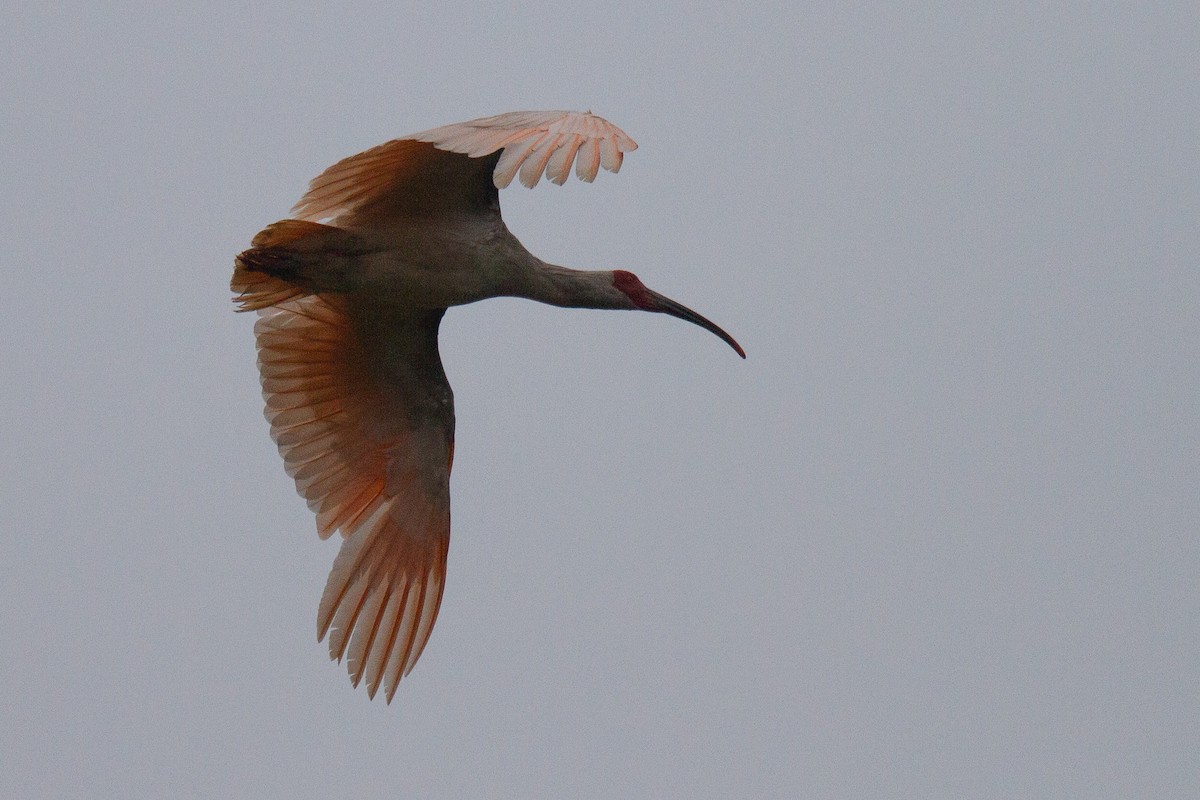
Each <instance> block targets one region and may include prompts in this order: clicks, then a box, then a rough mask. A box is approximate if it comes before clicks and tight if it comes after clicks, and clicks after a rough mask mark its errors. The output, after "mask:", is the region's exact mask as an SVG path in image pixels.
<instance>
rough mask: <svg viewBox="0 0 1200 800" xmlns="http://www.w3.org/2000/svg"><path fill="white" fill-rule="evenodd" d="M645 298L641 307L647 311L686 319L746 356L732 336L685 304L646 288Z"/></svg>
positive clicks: (742, 355) (740, 354) (743, 356)
mask: <svg viewBox="0 0 1200 800" xmlns="http://www.w3.org/2000/svg"><path fill="white" fill-rule="evenodd" d="M645 299H646V300H647V302H646V303H645V305H644V306H643V308H645V309H646V310H647V311H656V312H658V313H660V314H670V315H671V316H672V317H678V318H679V319H682V320H687V321H688V322H690V323H692V324H693V325H699V326H700V327H701V328H704V330H706V331H708V332H710V333H713V334H716V335H717V336H719V337H720V338H721V340H722V341H723V342H725V344H727V345H729V346H730V347H732V348H733V351H734V352H735V353H737V354H738V355H739V356H741V357H742V358H745V357H746V351H745V350H743V349H742V346H741V345H740V344H738V343H737V341H736V340H735V339H734V338H733V337H732V336H730V335H729V334H728V333H726V332H725V331H723V330H722V329H721V328H720V327H719V326H718V325H717V324H716V323H714V322H711V321H709V320H708V319H706V318H705V317H702V316H700V315H699V314H697V313H696V312H695V311H692V310H691V309H690V308H688V307H687V306H685V305H683V304H681V303H676V302H675V301H674V300H672V299H671V298H669V297H664V296H662V295H661V294H659V293H658V292H654V291H651V290H649V289H646V296H645Z"/></svg>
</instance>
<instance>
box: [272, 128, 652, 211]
mask: <svg viewBox="0 0 1200 800" xmlns="http://www.w3.org/2000/svg"><path fill="white" fill-rule="evenodd" d="M636 149H637V143H636V142H634V141H633V139H630V138H629V136H628V135H626V134H625V132H624V131H622V130H621V129H620V128H618V127H617V126H616V125H613V124H612V123H611V122H608V121H607V120H605V119H602V118H600V117H597V116H596V115H594V114H592V113H591V112H586V113H579V112H575V111H515V112H512V113H508V114H499V115H497V116H494V117H484V118H483V119H476V120H472V121H470V122H459V123H456V124H454V125H445V126H442V127H440V128H433V129H431V130H427V131H421V132H420V133H414V134H412V135H411V136H407V137H405V138H403V139H397V140H394V141H391V142H387V143H386V144H381V145H379V146H378V147H373V148H371V149H370V150H367V151H365V152H363V153H359V154H358V155H355V156H350V157H349V158H346V159H343V160H341V161H339V162H338V163H336V164H334V165H333V166H332V167H330V168H329V169H327V170H325V171H324V172H322V173H321V174H320V175H318V176H317V177H316V178H315V179H313V181H312V183H311V184H309V189H308V192H307V193H306V194H305V195H304V197H302V198H301V199H300V202H299V203H297V204H296V206H295V207H294V208H293V209H292V213H293V215H294V216H295V217H296V218H297V219H303V220H310V221H313V222H319V221H322V220H333V221H334V223H335V224H339V225H351V226H353V225H365V224H371V223H377V222H379V221H380V220H381V219H385V218H386V217H388V216H393V215H402V214H406V213H407V214H414V213H421V212H422V211H426V210H431V209H438V210H442V209H450V208H458V209H462V210H479V209H482V208H496V207H498V205H497V203H496V189H503V188H504V187H505V186H508V184H509V183H511V182H512V179H513V177H514V176H517V175H518V173H519V175H520V180H521V183H522V184H524V185H525V186H528V187H533V186H534V185H536V184H537V182H538V181H539V180H540V179H541V177H542V174H543V173H545V175H546V177H547V178H549V179H550V180H551V181H553V182H554V183H557V184H562V183H563V182H565V181H566V179H567V175H568V174H569V173H570V170H571V163H572V162H574V163H575V174H576V175H577V176H578V177H579V178H580V180H584V181H591V180H592V179H594V178H595V177H596V173H597V171H598V170H599V168H600V167H601V166H603V167H604V168H605V169H607V170H609V171H610V172H616V171H618V170H619V169H620V168H621V160H622V158H623V154H624V153H625V152H628V151H630V150H636ZM501 151H502V152H501ZM489 175H490V180H489Z"/></svg>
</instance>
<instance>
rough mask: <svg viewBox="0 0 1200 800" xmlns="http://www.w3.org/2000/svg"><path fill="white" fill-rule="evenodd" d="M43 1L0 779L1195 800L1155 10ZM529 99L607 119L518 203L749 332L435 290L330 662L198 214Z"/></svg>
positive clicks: (6, 182) (10, 227)
mask: <svg viewBox="0 0 1200 800" xmlns="http://www.w3.org/2000/svg"><path fill="white" fill-rule="evenodd" d="M47 5H48V4H25V5H20V6H14V7H13V8H12V9H10V10H9V11H7V12H6V18H5V19H6V21H5V25H4V32H3V33H0V38H2V41H0V45H2V46H0V59H3V62H4V63H3V66H4V74H5V76H6V77H5V82H4V85H3V87H2V88H0V101H2V102H3V107H4V109H5V112H4V114H5V122H4V124H3V126H0V143H2V144H3V152H4V153H6V154H7V156H6V158H5V162H6V166H5V168H4V170H3V171H2V172H0V182H2V188H3V192H2V195H0V196H2V197H3V200H2V201H0V202H2V203H3V213H2V214H0V233H2V234H3V235H2V239H0V241H2V242H3V244H2V245H0V254H2V257H3V261H4V278H5V284H6V286H5V289H6V291H5V292H4V293H3V296H2V298H0V359H2V364H3V370H4V376H5V377H4V380H3V382H0V436H2V443H3V448H4V452H5V453H6V455H7V457H6V458H5V459H4V462H3V466H2V467H0V469H2V470H3V474H2V475H0V495H2V498H3V502H0V533H2V534H3V537H4V539H3V541H4V549H5V553H6V559H5V560H6V569H5V578H4V580H3V581H0V603H3V606H4V608H5V613H4V614H3V615H0V637H2V640H3V641H4V642H5V650H4V652H5V658H3V659H2V661H0V707H2V708H3V717H4V720H5V722H4V725H3V726H0V752H2V753H3V754H4V756H3V758H0V796H5V797H24V798H42V797H47V798H49V797H123V798H130V797H132V798H159V797H167V796H180V797H197V798H209V797H211V798H218V797H230V796H240V797H258V798H283V797H296V796H311V797H320V796H352V797H353V796H362V797H374V796H394V797H455V798H457V797H621V796H624V797H688V798H696V797H735V796H753V797H784V796H793V797H815V798H864V797H870V798H909V797H923V798H1007V797H1014V798H1016V797H1021V798H1027V797H1036V798H1057V797H1061V798H1075V797H1088V798H1127V797H1135V796H1136V797H1186V796H1197V795H1198V794H1200V760H1198V759H1197V757H1196V753H1197V752H1200V691H1198V689H1197V687H1198V686H1200V623H1198V622H1197V620H1198V619H1200V588H1198V585H1200V584H1198V580H1197V573H1198V571H1200V538H1198V537H1197V520H1198V519H1200V418H1198V415H1197V387H1200V366H1198V361H1197V348H1198V346H1200V314H1198V313H1197V298H1200V278H1198V277H1197V265H1198V263H1200V226H1198V225H1197V220H1198V218H1200V148H1198V147H1197V141H1198V137H1200V89H1198V85H1200V84H1198V82H1197V79H1196V78H1197V72H1196V65H1197V63H1200V52H1198V51H1200V45H1198V44H1197V42H1200V12H1198V11H1197V10H1196V5H1195V4H1194V3H1178V4H1174V5H1175V7H1174V8H1170V6H1171V5H1172V4H1169V3H1158V4H1153V5H1154V6H1156V8H1154V9H1149V8H1142V7H1140V6H1139V7H1136V8H1134V7H1133V6H1134V5H1135V4H1078V5H1072V6H1071V7H1069V8H1066V7H1065V6H1067V4H1060V5H1062V6H1064V8H1063V9H1062V10H1053V9H1054V6H1051V7H1047V6H1046V4H1040V3H1037V4H1035V3H1009V4H1001V5H1000V6H989V7H987V8H986V9H985V10H970V9H967V8H966V7H965V6H964V4H961V3H944V4H936V3H896V4H890V5H888V7H887V10H879V9H878V8H874V7H868V8H864V9H858V10H855V9H851V8H849V7H848V6H847V5H846V4H836V5H828V6H826V5H822V6H818V7H811V8H798V7H797V5H798V4H795V3H791V2H787V3H783V2H781V3H777V4H773V5H772V4H765V3H763V4H753V5H751V6H750V7H746V8H738V7H737V6H736V5H735V4H712V5H707V6H704V7H701V6H700V5H699V4H690V3H673V2H663V3H657V4H644V5H643V4H629V5H613V4H606V3H598V4H592V5H583V6H581V5H579V4H575V5H570V4H561V3H540V2H529V1H528V0H526V1H525V2H520V3H516V2H512V3H497V4H492V5H490V6H487V10H486V11H481V10H480V8H481V7H480V6H477V5H476V4H462V3H453V2H450V3H423V4H419V5H417V4H414V5H412V6H410V7H406V6H405V4H397V3H379V4H374V5H368V6H349V5H346V4H338V5H337V6H336V7H333V8H312V9H309V10H306V11H298V10H296V6H294V5H293V4H287V5H280V6H277V7H275V8H273V9H267V8H265V7H263V8H260V9H255V10H247V9H246V8H245V6H246V5H247V4H245V3H231V4H228V5H225V6H222V5H220V4H209V3H205V4H198V5H197V6H196V7H195V8H191V7H189V8H187V9H186V10H184V9H179V10H174V11H172V12H170V13H167V12H164V11H162V10H160V8H159V7H158V6H155V5H136V4H95V5H94V6H93V7H91V8H90V9H89V8H86V7H85V8H78V7H75V8H70V9H59V10H57V11H56V10H50V9H48V8H47V7H46V6H47ZM980 8H981V9H982V6H980ZM525 108H577V109H587V108H590V109H592V110H594V111H595V112H596V113H598V114H601V115H603V116H605V117H607V118H609V119H611V120H612V121H613V122H615V123H616V124H618V125H620V126H621V127H622V128H624V129H625V130H626V131H627V132H628V133H629V134H630V135H631V136H633V137H634V138H635V139H636V140H637V141H638V143H639V144H640V145H641V148H640V149H639V150H638V151H637V152H636V153H633V154H631V155H630V156H629V157H628V158H627V159H626V161H625V166H624V168H623V170H622V172H621V174H620V175H617V176H614V175H610V174H607V173H604V174H602V175H601V177H600V178H599V179H598V180H597V182H596V183H595V184H594V185H591V186H587V185H581V184H577V183H572V184H569V185H568V186H566V187H563V188H561V189H560V188H557V187H553V186H548V185H546V184H544V183H543V185H541V186H539V187H538V188H537V189H536V190H534V191H532V192H529V191H526V190H524V189H523V188H520V187H516V188H513V189H509V190H506V192H505V193H504V194H503V195H502V198H501V199H502V203H503V204H504V208H505V216H506V219H507V220H508V223H509V226H510V228H512V230H513V231H514V232H515V233H516V234H517V235H518V236H519V237H520V238H521V239H522V241H524V243H525V244H526V245H527V246H528V247H529V248H530V249H531V250H532V251H533V252H535V253H537V254H538V255H540V256H541V257H543V258H545V259H547V260H549V261H554V262H558V263H564V264H570V265H574V266H580V267H596V268H626V269H631V270H634V271H635V272H637V273H638V274H639V275H640V276H641V278H642V279H643V280H644V281H645V282H646V283H647V284H648V285H649V286H651V287H652V288H654V289H657V290H659V291H661V292H663V293H665V294H667V295H669V296H671V297H674V298H676V299H678V300H680V301H681V302H684V303H686V304H687V305H690V306H692V307H694V308H696V309H697V310H698V311H700V312H701V313H704V314H706V315H708V316H710V317H711V318H712V319H713V320H714V321H716V322H717V323H718V324H720V325H722V326H723V327H725V328H726V329H728V330H729V331H730V332H731V333H732V334H733V335H734V336H736V337H737V338H738V339H739V341H740V342H741V343H742V345H743V346H745V348H746V350H747V352H748V354H749V359H748V360H747V361H745V362H742V361H741V360H740V359H738V358H737V357H736V356H735V355H734V354H733V353H731V352H730V351H729V349H728V348H727V347H725V345H723V344H722V343H721V342H720V341H718V340H717V339H716V338H714V337H712V336H710V335H708V334H706V333H704V332H702V331H700V330H698V329H696V328H694V327H692V326H689V325H686V324H684V323H682V322H679V321H678V320H671V319H668V318H665V317H661V316H657V315H655V316H652V315H647V314H621V313H616V312H582V311H564V310H562V309H555V308H549V307H541V306H538V305H536V304H533V303H529V302H526V301H518V300H496V301H488V302H485V303H481V304H478V305H475V306H469V307H465V308H461V309H455V310H452V311H451V312H450V314H449V315H448V317H447V320H446V322H445V324H444V325H443V328H442V354H443V359H444V361H445V365H446V371H447V373H448V374H449V376H450V380H451V383H452V384H453V386H454V389H455V392H456V400H457V411H458V430H457V457H456V461H455V474H454V480H453V493H454V535H453V540H452V545H451V550H450V571H449V578H448V584H447V588H446V594H445V601H444V604H443V606H442V612H441V616H440V619H439V621H438V625H437V629H436V630H435V631H434V635H433V638H432V639H431V641H430V644H429V647H428V649H427V650H426V651H425V654H424V656H423V658H422V660H421V662H420V664H419V665H418V666H417V668H416V670H415V671H414V672H413V674H412V675H411V676H410V677H409V678H407V679H406V680H405V681H404V682H402V683H401V686H400V691H399V692H398V693H397V696H396V700H395V702H393V704H392V705H391V706H390V707H389V706H386V705H384V704H383V703H382V702H380V701H379V700H376V701H375V702H368V700H367V696H366V693H365V691H363V690H361V689H360V690H357V691H355V690H352V689H351V688H350V685H349V682H348V680H347V678H346V675H345V672H344V670H343V669H342V668H341V667H338V666H337V665H334V664H331V663H329V662H328V661H327V657H326V652H325V648H324V646H323V645H322V646H319V645H318V644H317V643H316V641H315V635H314V634H315V615H316V607H317V600H318V598H319V596H320V592H321V589H322V588H323V586H324V582H325V577H326V574H327V572H328V569H329V566H330V564H331V563H332V560H333V557H334V554H335V551H336V544H335V543H333V542H321V541H319V540H318V539H317V537H316V535H315V530H314V523H313V520H312V515H311V514H310V513H309V512H308V510H307V509H306V508H305V505H304V503H303V501H302V500H301V499H300V498H299V497H297V496H296V494H295V492H294V489H293V487H292V484H291V481H290V480H289V479H288V477H287V476H286V475H285V474H284V471H283V468H282V463H281V460H280V459H279V457H278V455H277V454H276V452H275V448H274V445H273V444H272V443H271V441H270V439H269V437H268V431H267V425H266V423H265V421H264V420H263V419H262V416H261V400H260V397H259V393H258V380H257V375H256V372H255V368H254V345H253V337H252V334H251V325H252V319H251V318H250V317H248V316H246V315H235V314H234V313H232V305H231V303H230V301H229V296H228V290H227V285H228V278H229V274H230V270H231V265H232V257H233V255H234V253H236V252H238V251H239V250H241V249H243V248H244V247H245V246H247V244H248V242H249V240H250V237H251V236H253V234H254V233H255V232H256V231H258V230H259V229H260V228H262V227H263V226H264V225H266V224H267V223H270V222H272V221H274V220H276V219H279V218H281V217H284V216H286V213H287V210H288V208H289V207H290V206H291V204H292V203H293V202H294V201H295V200H297V199H298V198H299V196H300V194H301V193H302V191H303V189H304V187H305V185H306V182H307V181H308V180H309V178H311V177H312V176H314V175H316V174H317V173H318V172H320V171H321V170H322V169H323V168H324V167H325V166H327V165H328V164H330V163H332V162H333V161H335V160H337V159H339V158H341V157H343V156H346V155H349V154H352V153H354V152H357V151H359V150H362V149H365V148H366V147H369V146H372V145H374V144H377V143H379V142H382V141H384V140H386V139H389V138H394V137H396V136H398V135H402V134H405V133H410V132H413V131H418V130H422V129H425V128H429V127H432V126H435V125H440V124H445V123H450V122H456V121H460V120H465V119H471V118H474V117H478V116H483V115H488V114H495V113H499V112H503V111H510V110H517V109H525Z"/></svg>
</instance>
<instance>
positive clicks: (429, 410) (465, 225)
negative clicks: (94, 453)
mask: <svg viewBox="0 0 1200 800" xmlns="http://www.w3.org/2000/svg"><path fill="white" fill-rule="evenodd" d="M636 148H637V144H636V143H635V142H634V141H633V140H632V139H631V138H629V136H627V135H626V134H625V132H624V131H622V130H621V129H619V128H618V127H617V126H615V125H613V124H612V123H610V122H608V121H606V120H604V119H601V118H600V117H597V116H595V115H593V114H592V113H590V112H588V113H577V112H566V111H520V112H514V113H510V114H500V115H498V116H494V117H485V118H483V119H477V120H473V121H471V122H462V123H458V124H455V125H446V126H444V127H440V128H433V129H432V130H428V131H423V132H421V133H415V134H413V135H411V136H407V137H405V138H403V139H396V140H394V141H390V142H387V143H386V144H382V145H379V146H378V147H373V148H371V149H370V150H367V151H365V152H362V153H359V154H358V155H355V156H350V157H349V158H346V159H343V160H342V161H339V162H338V163H336V164H334V165H333V166H331V167H329V168H328V169H327V170H325V171H324V172H322V173H321V174H320V175H318V176H317V177H316V178H315V179H314V180H313V181H312V182H311V183H310V184H309V188H308V192H307V193H306V194H305V195H304V196H303V197H302V198H300V202H299V203H297V204H296V206H295V207H294V208H293V209H292V213H293V217H292V218H291V219H285V220H282V221H280V222H276V223H274V224H272V225H268V226H267V227H266V228H265V229H264V230H263V231H261V232H260V233H259V234H258V235H257V236H255V237H254V239H253V241H252V242H251V247H250V249H249V250H246V251H245V252H243V253H241V254H239V255H238V256H237V258H236V259H235V265H234V272H233V280H232V281H231V288H232V290H233V291H234V292H235V293H236V295H237V296H236V298H235V302H236V303H238V306H239V307H238V310H239V311H249V310H254V311H257V312H258V315H259V316H258V321H257V322H256V323H255V325H254V333H255V337H256V339H257V345H258V369H259V373H260V377H261V381H262V391H263V397H264V399H265V401H266V412H265V414H266V417H267V420H268V421H269V422H270V424H271V437H272V438H273V439H274V440H275V443H276V444H277V445H278V447H279V452H280V454H281V455H282V456H283V460H284V465H285V467H286V469H287V472H288V474H289V475H291V476H292V478H293V479H294V480H295V481H296V489H297V490H298V491H299V493H300V494H301V495H302V496H303V497H304V498H305V499H306V500H307V501H308V507H309V508H310V509H311V510H312V511H313V512H315V513H316V516H317V532H318V533H319V535H320V536H321V538H323V539H324V538H327V537H329V536H330V535H331V534H333V532H334V531H340V532H341V534H342V537H343V541H342V546H341V549H340V551H339V552H338V555H337V557H336V558H335V559H334V562H333V569H332V571H331V572H330V575H329V580H328V583H326V585H325V591H324V593H323V594H322V596H321V602H320V605H319V607H318V611H317V639H318V641H320V640H323V639H324V638H325V636H326V635H328V636H329V654H330V657H331V658H334V659H337V660H339V661H340V660H341V659H343V658H346V661H347V667H348V670H349V673H350V678H351V681H352V682H353V684H354V685H355V686H357V685H358V684H359V682H360V681H361V680H362V679H363V678H364V677H365V678H366V683H367V691H368V693H369V695H370V696H371V697H374V696H375V693H376V691H377V690H378V689H379V688H380V687H381V686H382V687H384V692H385V695H386V697H387V700H388V702H389V703H390V702H391V700H392V697H393V695H394V694H395V692H396V686H397V684H398V683H399V682H400V679H401V678H402V677H403V676H405V675H407V674H408V673H409V671H410V670H411V669H412V668H413V665H414V664H415V663H416V662H417V659H418V658H419V657H420V655H421V650H422V649H423V648H424V647H425V643H426V642H427V641H428V639H429V634H430V631H431V630H432V629H433V623H434V619H435V618H436V617H437V612H438V606H439V605H440V603H441V599H442V589H443V587H444V585H445V578H446V553H447V550H448V547H449V543H450V468H451V464H452V462H453V460H454V403H453V393H452V392H451V391H450V385H449V383H447V381H446V374H445V372H444V371H443V370H442V362H441V358H440V357H439V355H438V347H437V336H438V325H439V323H440V322H441V319H442V315H443V314H445V313H446V309H447V308H448V307H449V306H456V305H462V304H464V303H472V302H474V301H476V300H482V299H484V298H488V297H526V298H529V299H530V300H537V301H539V302H542V303H549V304H551V305H556V306H564V307H569V308H607V309H626V310H641V311H655V312H661V313H664V314H670V315H672V316H675V317H679V318H680V319H684V320H687V321H688V322H692V323H695V324H696V325H699V326H700V327H702V328H705V329H706V330H709V331H711V332H712V333H714V334H716V335H717V336H719V337H720V338H721V339H723V340H724V341H725V342H726V343H727V344H728V345H729V346H730V347H732V348H733V349H734V350H735V351H737V354H738V355H740V356H741V357H742V358H745V357H746V354H745V353H744V352H743V351H742V348H741V347H740V346H739V345H738V343H737V342H735V341H734V340H733V337H731V336H730V335H729V334H727V333H726V332H725V331H723V330H721V329H720V328H719V327H717V326H716V325H714V324H713V323H712V322H710V321H708V320H707V319H705V318H704V317H702V316H700V315H699V314H697V313H696V312H695V311H692V310H691V309H689V308H687V307H685V306H683V305H680V304H679V303H676V302H675V301H674V300H670V299H668V298H666V297H663V296H662V295H661V294H658V293H657V292H654V291H651V290H650V289H647V288H646V287H645V286H644V285H643V284H642V282H641V281H640V280H638V278H637V277H636V276H635V275H633V274H632V273H630V272H625V271H624V270H574V269H567V268H565V267H560V266H555V265H553V264H547V263H546V262H544V261H541V260H540V259H538V258H537V257H536V256H534V255H532V254H531V253H530V252H529V251H528V250H526V249H525V248H524V247H523V246H522V245H521V243H520V242H519V241H517V239H516V237H514V236H513V235H512V234H511V233H509V231H508V228H507V227H505V225H504V222H503V220H502V219H501V218H500V200H499V190H500V189H502V188H504V187H505V186H507V185H508V184H509V183H511V182H512V180H513V178H514V177H516V178H519V180H520V181H521V183H522V184H524V185H525V186H527V187H533V186H534V185H535V184H537V182H538V180H539V179H540V178H541V177H542V175H543V174H545V176H546V177H547V178H549V179H550V180H551V181H553V182H554V183H556V184H560V185H561V184H562V183H563V182H564V181H566V179H567V177H568V175H569V174H570V170H571V165H572V163H574V166H575V174H576V175H577V176H578V177H579V178H580V179H581V180H584V181H591V180H592V179H593V178H595V177H596V173H597V171H598V169H599V167H601V166H603V167H604V168H605V169H606V170H608V171H610V172H616V171H617V170H618V169H620V167H621V160H622V157H623V154H624V153H626V152H628V151H630V150H634V149H636Z"/></svg>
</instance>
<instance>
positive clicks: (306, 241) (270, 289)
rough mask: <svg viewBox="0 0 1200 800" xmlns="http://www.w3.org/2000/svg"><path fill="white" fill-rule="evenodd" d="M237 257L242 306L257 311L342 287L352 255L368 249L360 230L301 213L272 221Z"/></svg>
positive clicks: (236, 286)
mask: <svg viewBox="0 0 1200 800" xmlns="http://www.w3.org/2000/svg"><path fill="white" fill-rule="evenodd" d="M251 245H252V247H251V248H250V249H249V250H246V251H244V252H242V253H239V254H238V256H237V257H236V258H235V259H234V267H233V279H232V280H231V281H230V283H229V288H230V289H231V290H232V291H233V292H234V293H236V294H237V297H236V298H234V302H236V303H237V304H238V308H237V310H238V311H253V310H258V309H263V308H268V307H270V306H274V305H278V304H279V303H282V302H284V301H286V300H291V299H293V298H296V297H303V296H305V295H309V294H314V293H316V292H320V291H336V290H337V288H338V283H339V282H340V281H341V280H344V273H345V270H346V266H347V264H348V263H349V262H348V259H353V258H354V257H355V256H357V255H358V254H360V253H362V252H365V250H364V248H363V247H362V244H361V241H360V239H359V237H358V236H357V235H356V234H353V233H350V232H349V231H345V230H342V229H341V228H335V227H333V226H331V225H320V224H318V223H316V222H305V221H303V220H297V219H285V220H282V221H280V222H276V223H273V224H271V225H268V226H267V227H266V228H264V229H263V230H262V231H260V232H259V233H258V235H256V236H255V237H254V239H253V241H251Z"/></svg>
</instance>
